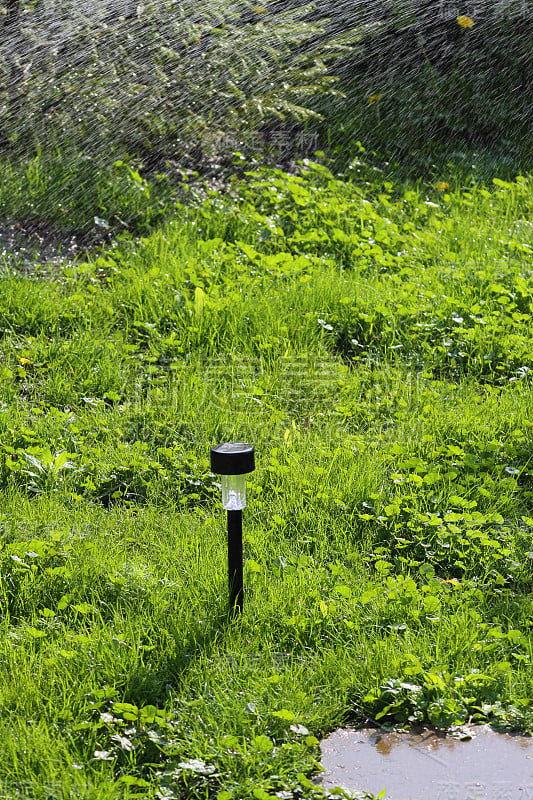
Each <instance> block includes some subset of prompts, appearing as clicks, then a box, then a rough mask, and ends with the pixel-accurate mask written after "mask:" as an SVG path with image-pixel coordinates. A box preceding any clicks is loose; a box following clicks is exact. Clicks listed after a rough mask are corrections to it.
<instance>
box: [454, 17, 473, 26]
mask: <svg viewBox="0 0 533 800" xmlns="http://www.w3.org/2000/svg"><path fill="white" fill-rule="evenodd" d="M457 23H458V24H459V25H460V26H461V28H473V27H474V20H473V19H472V17H467V16H466V14H461V16H459V17H457Z"/></svg>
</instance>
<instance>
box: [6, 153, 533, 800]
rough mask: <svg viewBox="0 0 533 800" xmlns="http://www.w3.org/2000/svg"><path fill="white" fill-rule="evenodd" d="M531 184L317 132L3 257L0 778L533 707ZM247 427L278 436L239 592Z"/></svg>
mask: <svg viewBox="0 0 533 800" xmlns="http://www.w3.org/2000/svg"><path fill="white" fill-rule="evenodd" d="M134 180H135V182H136V179H134ZM2 197H3V196H2ZM532 203H533V187H532V183H531V178H530V177H527V176H521V177H518V178H516V180H513V181H508V182H504V181H501V180H497V181H495V182H494V183H493V184H492V185H490V186H484V185H480V184H475V183H471V184H470V185H467V186H465V185H461V184H460V183H457V184H456V183H455V181H454V178H453V176H450V175H446V174H445V175H442V176H439V181H437V182H436V183H434V184H432V185H429V184H422V183H419V184H416V185H403V184H399V183H394V182H393V181H391V180H388V179H387V178H385V177H384V176H383V175H382V174H380V173H378V172H376V171H375V170H372V169H370V168H368V166H367V165H365V164H364V163H363V162H362V161H361V160H359V161H354V162H353V164H352V165H351V167H350V169H349V170H347V172H346V174H345V175H344V176H343V177H339V176H336V175H334V174H333V173H332V172H331V171H330V170H329V169H328V168H327V167H326V166H325V165H324V164H321V163H318V162H310V161H304V162H302V163H301V164H300V166H299V168H298V170H297V171H296V172H294V173H286V172H283V171H282V170H280V169H270V170H260V171H257V172H253V173H250V174H248V175H246V176H245V178H244V180H242V179H234V180H232V181H231V182H229V183H228V184H227V185H226V186H225V187H224V189H223V190H222V189H214V188H213V187H203V188H202V187H199V186H198V185H196V186H195V187H191V188H190V189H189V190H188V192H187V201H186V202H185V201H183V200H182V201H181V202H180V203H177V202H173V208H172V211H170V210H168V213H167V216H166V221H165V222H163V223H160V224H157V225H156V224H155V223H154V225H152V226H151V228H150V229H149V230H148V229H147V230H146V231H145V232H144V234H143V235H142V236H140V237H133V236H131V235H130V236H128V237H123V238H121V239H120V240H119V241H118V242H117V243H116V244H115V245H114V246H113V247H111V246H109V247H108V248H102V249H101V251H100V252H98V253H95V254H94V255H93V256H92V257H91V258H88V259H86V260H85V261H82V260H79V261H78V262H76V263H74V264H72V263H70V264H66V265H65V266H62V267H55V268H54V270H48V271H46V273H45V276H44V277H43V275H41V274H40V270H39V268H37V272H36V273H32V272H31V271H30V270H28V269H25V270H24V271H22V270H16V269H13V267H12V265H6V268H5V270H4V272H3V274H2V276H1V283H2V291H1V293H0V297H1V300H0V329H1V331H2V337H1V340H0V359H1V360H0V375H1V377H2V381H1V383H0V403H1V405H0V453H1V460H0V489H1V496H0V529H1V532H2V536H1V549H0V578H1V582H0V587H1V594H0V606H1V609H2V618H1V624H2V626H3V632H4V636H3V637H2V644H1V645H0V673H1V681H0V686H1V687H2V688H1V692H0V708H1V709H2V711H3V714H2V720H3V722H2V726H3V728H4V730H5V736H2V737H0V785H2V786H4V787H5V788H6V791H7V792H8V793H9V794H10V796H13V797H29V796H31V797H32V798H39V797H42V798H45V797H46V798H52V797H53V798H55V797H57V798H60V797H61V798H63V797H76V796H80V794H82V795H83V796H86V797H90V798H104V797H105V798H109V797H117V798H119V797H132V798H133V797H153V798H195V797H197V798H206V797H208V798H216V799H217V800H230V798H232V797H233V798H256V800H267V799H268V798H273V797H286V798H290V797H292V798H305V797H307V798H317V797H320V796H323V792H322V790H321V789H320V787H319V786H317V785H316V784H315V783H314V782H313V781H312V777H313V775H314V774H315V773H316V771H317V760H318V758H319V750H318V742H319V737H320V736H321V735H322V734H324V733H325V732H327V731H329V730H331V729H332V728H334V727H335V726H336V725H338V724H340V723H342V722H347V721H351V722H364V721H365V720H369V719H372V720H379V721H381V722H384V723H387V724H399V725H403V724H407V723H412V722H423V723H426V724H427V723H429V724H432V725H435V726H437V727H441V728H446V727H449V726H450V725H453V724H459V723H463V722H465V721H467V720H470V721H473V722H482V721H483V722H491V723H493V724H496V725H499V726H503V727H511V728H517V729H520V730H523V731H531V729H532V725H533V721H532V716H531V710H530V709H531V697H532V692H533V673H532V667H531V656H532V653H531V591H530V590H531V582H532V579H533V573H532V567H531V563H532V562H531V552H530V551H531V529H532V528H533V518H532V517H533V514H532V500H533V482H532V477H531V441H532V435H533V427H532V422H531V420H532V419H533V415H532V408H531V386H530V384H531V378H530V374H529V373H530V370H531V369H532V365H531V356H530V354H531V352H532V344H533V343H532V340H531V325H530V317H531V303H530V294H531V275H530V269H529V263H530V253H531V248H532V247H533V237H532V230H531V226H530V223H529V215H530V210H531V206H532ZM231 439H234V440H243V441H246V440H249V441H253V442H254V444H255V446H256V450H257V461H258V466H257V470H256V471H255V472H254V473H253V475H252V476H250V480H249V498H250V499H249V507H248V508H247V510H246V512H245V516H246V523H245V556H246V564H245V575H246V577H245V582H246V606H245V611H244V613H243V615H242V616H241V617H240V618H239V619H235V618H231V617H228V615H227V607H226V604H227V591H226V575H225V560H226V555H225V532H224V519H223V514H222V511H221V508H220V503H219V499H218V491H219V489H218V485H217V478H216V477H215V476H213V475H211V474H210V472H209V461H208V455H209V448H210V446H211V445H212V444H213V443H215V442H217V441H225V440H231Z"/></svg>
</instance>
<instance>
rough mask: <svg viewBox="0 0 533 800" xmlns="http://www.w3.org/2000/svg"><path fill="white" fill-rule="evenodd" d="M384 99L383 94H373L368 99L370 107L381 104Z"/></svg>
mask: <svg viewBox="0 0 533 800" xmlns="http://www.w3.org/2000/svg"><path fill="white" fill-rule="evenodd" d="M382 97H383V95H382V94H371V95H370V97H369V98H368V105H369V106H373V105H374V103H379V101H380V100H381V98H382Z"/></svg>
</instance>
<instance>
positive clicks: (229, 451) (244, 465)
mask: <svg viewBox="0 0 533 800" xmlns="http://www.w3.org/2000/svg"><path fill="white" fill-rule="evenodd" d="M254 469H255V458H254V446H253V444H245V442H224V444H216V445H215V446H214V447H212V448H211V472H214V473H215V474H216V475H245V474H246V473H247V472H253V471H254Z"/></svg>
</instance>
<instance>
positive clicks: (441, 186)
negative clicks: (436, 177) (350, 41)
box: [436, 181, 450, 192]
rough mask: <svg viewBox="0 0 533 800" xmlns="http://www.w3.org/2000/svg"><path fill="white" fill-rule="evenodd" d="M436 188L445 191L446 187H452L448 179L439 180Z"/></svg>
mask: <svg viewBox="0 0 533 800" xmlns="http://www.w3.org/2000/svg"><path fill="white" fill-rule="evenodd" d="M436 188H437V189H438V190H439V192H445V191H446V189H449V188H450V184H449V183H447V182H446V181H439V182H438V183H437V187H436Z"/></svg>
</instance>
